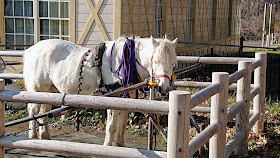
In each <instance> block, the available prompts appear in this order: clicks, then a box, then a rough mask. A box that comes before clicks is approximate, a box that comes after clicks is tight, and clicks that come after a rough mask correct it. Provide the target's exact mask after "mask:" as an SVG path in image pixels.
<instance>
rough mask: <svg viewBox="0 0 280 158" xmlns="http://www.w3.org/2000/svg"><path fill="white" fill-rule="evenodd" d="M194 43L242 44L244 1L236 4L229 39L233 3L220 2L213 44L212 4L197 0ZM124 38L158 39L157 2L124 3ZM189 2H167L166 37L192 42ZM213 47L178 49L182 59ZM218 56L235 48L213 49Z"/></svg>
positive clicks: (236, 0)
mask: <svg viewBox="0 0 280 158" xmlns="http://www.w3.org/2000/svg"><path fill="white" fill-rule="evenodd" d="M193 2H194V4H193V7H194V9H193V10H194V13H193V14H194V18H193V23H194V24H193V26H192V27H193V28H192V30H193V32H192V41H193V42H204V43H222V44H239V40H240V29H239V27H240V14H241V0H232V10H231V15H230V16H231V18H230V20H231V28H230V34H229V35H228V32H227V31H228V15H229V1H228V0H216V6H215V8H216V9H215V25H214V30H215V31H214V39H212V40H211V37H210V36H211V33H210V31H211V11H212V10H211V9H212V0H193ZM115 3H121V17H122V18H121V19H120V21H121V26H120V27H121V29H120V31H121V33H120V35H139V36H142V37H146V36H150V35H154V36H155V0H141V1H138V0H121V1H116V2H115ZM188 14H189V0H163V35H164V34H167V35H168V37H169V38H170V39H174V38H179V41H188V36H189V35H188V27H189V26H188V16H189V15H188ZM211 48H212V47H211V46H201V45H183V44H179V45H177V52H178V54H180V55H198V56H201V55H205V54H209V53H210V49H211ZM213 48H214V53H216V54H218V55H226V54H227V52H232V51H233V49H235V50H236V48H232V47H217V46H215V47H213Z"/></svg>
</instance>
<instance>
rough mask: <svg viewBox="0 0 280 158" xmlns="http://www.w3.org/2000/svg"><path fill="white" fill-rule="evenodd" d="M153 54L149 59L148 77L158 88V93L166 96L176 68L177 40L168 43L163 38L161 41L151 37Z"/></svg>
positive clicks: (165, 38)
mask: <svg viewBox="0 0 280 158" xmlns="http://www.w3.org/2000/svg"><path fill="white" fill-rule="evenodd" d="M151 40H152V43H153V46H154V52H153V55H152V58H151V64H150V67H151V69H150V70H149V73H150V76H153V77H154V78H155V79H156V81H157V83H158V86H159V92H160V93H161V94H162V95H166V94H167V93H168V92H169V91H170V87H171V82H172V75H173V70H174V67H176V66H177V64H178V62H177V54H176V50H175V48H176V44H177V38H176V39H175V40H173V41H170V40H169V39H167V37H166V36H165V37H164V38H163V39H161V40H155V39H154V38H152V37H151Z"/></svg>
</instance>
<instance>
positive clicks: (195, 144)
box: [189, 123, 221, 155]
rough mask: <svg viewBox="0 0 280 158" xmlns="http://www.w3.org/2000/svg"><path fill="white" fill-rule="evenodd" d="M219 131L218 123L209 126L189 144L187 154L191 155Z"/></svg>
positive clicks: (219, 125)
mask: <svg viewBox="0 0 280 158" xmlns="http://www.w3.org/2000/svg"><path fill="white" fill-rule="evenodd" d="M220 129H221V124H220V123H215V124H212V125H209V126H208V127H207V128H205V129H204V130H203V131H202V132H201V133H199V134H198V135H197V136H196V137H194V138H193V139H192V140H191V141H190V144H189V154H190V155H193V154H194V153H195V152H196V151H197V150H198V149H199V148H200V147H201V146H202V145H203V144H205V143H206V142H207V141H208V140H209V139H210V138H211V137H212V136H213V135H214V134H215V133H217V132H218V131H219V130H220Z"/></svg>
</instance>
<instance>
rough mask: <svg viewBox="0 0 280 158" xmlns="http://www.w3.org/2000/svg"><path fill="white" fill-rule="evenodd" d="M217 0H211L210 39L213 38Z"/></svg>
mask: <svg viewBox="0 0 280 158" xmlns="http://www.w3.org/2000/svg"><path fill="white" fill-rule="evenodd" d="M216 10H217V0H212V1H211V22H210V23H211V25H210V40H215V38H216V37H215V28H216Z"/></svg>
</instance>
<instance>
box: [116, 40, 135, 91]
mask: <svg viewBox="0 0 280 158" xmlns="http://www.w3.org/2000/svg"><path fill="white" fill-rule="evenodd" d="M114 47H115V43H114V44H113V46H112V49H111V53H110V69H111V72H112V73H114V74H117V76H118V79H119V80H120V81H121V83H122V85H123V87H125V88H126V87H128V86H131V85H132V84H136V83H139V82H140V77H139V74H138V72H137V69H136V62H137V60H136V58H135V42H134V39H128V41H127V42H126V44H125V45H124V46H123V53H122V58H121V61H120V65H119V66H118V67H117V69H116V70H113V68H112V54H113V50H114ZM139 65H140V63H139Z"/></svg>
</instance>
